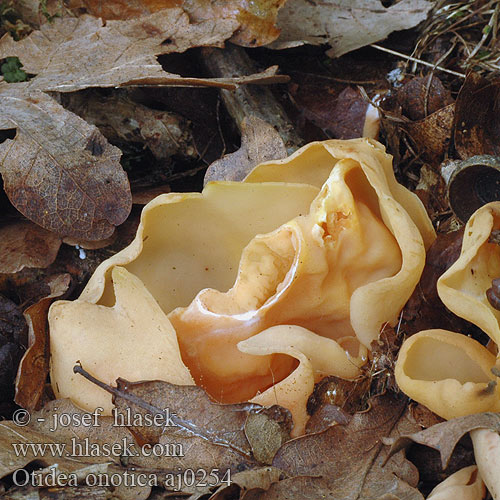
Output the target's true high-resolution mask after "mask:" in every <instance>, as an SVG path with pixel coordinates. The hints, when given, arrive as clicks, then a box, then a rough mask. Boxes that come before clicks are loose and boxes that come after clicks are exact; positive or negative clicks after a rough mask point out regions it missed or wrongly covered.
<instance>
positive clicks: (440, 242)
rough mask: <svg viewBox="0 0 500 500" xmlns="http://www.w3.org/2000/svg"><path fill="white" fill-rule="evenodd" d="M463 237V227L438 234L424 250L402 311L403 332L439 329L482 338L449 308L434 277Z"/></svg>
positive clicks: (457, 251) (449, 261)
mask: <svg viewBox="0 0 500 500" xmlns="http://www.w3.org/2000/svg"><path fill="white" fill-rule="evenodd" d="M462 238H463V230H459V231H454V232H450V233H438V235H437V238H436V241H435V242H434V243H433V244H432V245H431V247H430V248H429V250H428V251H427V257H426V262H425V267H424V271H423V272H422V277H421V278H420V282H419V283H418V285H417V287H416V288H415V291H414V292H413V294H412V296H411V297H410V299H409V300H408V302H407V304H406V306H405V308H404V310H403V321H402V324H403V325H404V333H405V334H406V335H413V334H414V333H417V332H419V331H421V330H427V329H429V328H442V329H444V330H451V331H454V332H461V333H464V334H466V335H470V334H472V335H473V336H474V337H475V338H476V340H482V339H481V338H480V337H478V336H477V335H476V334H478V333H479V332H480V330H479V329H478V328H477V327H475V326H474V325H472V324H471V323H469V322H468V321H466V320H464V319H462V318H459V317H458V316H456V315H455V314H453V313H452V312H451V311H449V310H448V309H447V308H446V307H445V305H444V304H443V303H442V301H441V299H440V298H439V296H438V294H437V288H436V283H437V280H438V278H439V277H440V276H441V275H442V274H443V273H444V272H445V271H446V270H447V269H448V268H449V267H450V266H451V265H452V264H453V263H454V262H455V261H456V260H457V259H458V256H459V254H460V249H461V247H462ZM482 335H484V333H483V334H482Z"/></svg>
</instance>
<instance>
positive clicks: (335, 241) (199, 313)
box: [49, 139, 435, 435]
mask: <svg viewBox="0 0 500 500" xmlns="http://www.w3.org/2000/svg"><path fill="white" fill-rule="evenodd" d="M434 236H435V235H434V231H433V229H432V225H431V223H430V221H429V219H428V217H427V214H426V213H425V209H424V208H423V206H422V204H421V203H420V201H419V200H418V198H417V197H416V196H415V195H414V194H412V193H410V192H409V191H408V190H406V189H405V188H404V187H402V186H400V185H399V184H398V183H397V182H396V180H395V178H394V174H393V171H392V164H391V158H390V156H388V155H387V154H386V153H385V151H384V149H383V147H382V146H381V145H380V144H379V143H377V142H376V141H373V140H369V139H356V140H351V141H335V140H331V141H324V142H318V143H312V144H310V145H308V146H305V147H304V148H302V149H300V150H299V151H297V152H296V153H295V154H293V155H292V156H291V157H289V158H286V159H284V160H280V161H276V162H267V163H264V164H261V165H259V166H257V167H256V168H255V169H254V170H253V171H252V172H251V173H250V174H249V176H248V177H247V178H246V179H245V181H243V182H241V183H237V182H215V183H210V184H208V185H207V187H206V188H205V189H204V190H203V193H188V194H176V193H169V194H166V195H162V196H159V197H158V198H156V199H155V200H153V201H152V202H151V203H149V204H148V205H147V206H146V207H145V208H144V211H143V214H142V218H141V223H140V225H139V228H138V232H137V236H136V238H135V240H134V241H133V242H132V243H131V244H130V245H129V246H128V247H127V248H125V249H124V250H122V251H121V252H119V253H118V254H116V255H114V256H113V257H111V258H110V259H108V260H106V261H105V262H103V263H102V264H101V265H100V266H99V267H98V268H97V270H96V271H95V273H94V275H93V276H92V278H91V279H90V281H89V283H88V285H87V287H86V288H85V290H84V291H83V293H82V294H81V296H80V298H79V299H78V300H76V301H74V302H66V301H59V302H57V303H55V304H54V305H53V306H52V308H51V311H50V313H49V323H50V329H51V352H52V372H51V374H52V384H53V387H54V391H55V393H56V395H57V396H59V397H70V398H72V399H73V400H74V401H75V402H76V403H77V404H79V405H80V406H82V407H84V408H85V409H93V408H94V407H95V406H105V404H106V408H109V406H110V405H111V400H110V398H109V397H108V396H107V395H106V394H105V393H104V392H102V391H101V390H100V389H98V388H92V387H91V386H90V384H89V382H87V381H86V380H84V379H83V378H80V379H76V378H75V376H74V375H73V374H72V370H71V369H72V366H73V364H74V363H75V362H76V361H77V360H80V361H81V362H82V365H83V366H84V367H85V368H87V369H88V370H89V371H90V372H91V373H92V374H93V375H94V376H96V377H98V378H100V379H102V380H104V381H105V382H108V383H114V380H115V379H116V378H118V377H119V376H121V377H126V378H128V379H131V380H140V379H143V380H144V379H152V378H156V379H162V380H166V381H169V382H173V383H177V384H190V383H193V380H194V383H196V384H197V385H200V386H202V387H203V388H204V389H205V390H206V391H207V392H208V393H209V394H210V395H211V396H212V397H213V398H214V399H215V400H217V401H219V402H223V403H228V402H239V401H247V400H250V399H252V398H253V399H252V400H253V401H254V402H259V403H261V404H264V405H271V404H281V405H282V406H285V407H286V408H288V409H290V411H291V412H292V415H293V417H294V423H295V427H294V434H295V435H298V434H300V433H301V432H303V430H304V427H305V423H306V421H307V413H306V402H307V398H308V397H309V395H310V394H311V392H312V389H313V387H314V383H315V382H317V381H319V380H320V379H321V378H322V377H324V376H328V375H335V376H338V377H343V378H348V379H353V378H355V377H357V376H358V375H359V373H360V372H359V368H360V366H361V365H362V364H363V363H364V362H365V361H366V359H367V352H368V350H369V347H370V344H371V342H372V341H373V340H375V339H377V338H378V335H379V332H380V329H381V328H382V327H383V325H384V324H386V323H394V322H395V321H396V320H397V317H398V315H399V313H400V311H401V309H402V307H403V305H404V304H405V302H406V301H407V299H408V297H409V296H410V295H411V293H412V291H413V289H414V288H415V286H416V284H417V283H418V280H419V278H420V274H421V272H422V269H423V265H424V261H425V249H426V248H427V247H428V246H429V245H430V244H431V243H432V241H433V239H434ZM115 274H117V276H119V277H118V279H117V278H116V277H115ZM127 280H130V282H131V283H133V284H134V286H128V285H126V284H124V283H123V282H126V281H127ZM120 287H121V288H120ZM134 287H135V288H134ZM127 294H129V295H127ZM136 297H137V298H136ZM143 302H144V303H146V304H147V307H146V306H144V309H143V312H141V311H142V309H141V308H142V307H143V306H142V305H140V304H142V303H143ZM130 304H133V307H131V309H130V310H129V309H128V308H129V307H130ZM146 315H148V318H147V319H145V316H146ZM76 323H77V324H78V328H76V329H75V328H73V326H74V325H75V324H76ZM153 330H155V332H154V334H153V333H152V331H153ZM162 336H165V337H167V339H168V340H164V341H162V342H163V344H162V343H161V341H160V340H158V339H159V337H162ZM153 339H157V340H153ZM122 340H123V341H124V342H125V344H126V345H128V344H127V342H130V345H132V343H133V341H135V342H136V343H137V345H138V346H139V345H141V348H138V352H140V359H138V358H137V356H136V354H135V353H134V351H133V349H131V348H130V349H129V348H128V347H127V348H125V347H124V349H123V356H122V357H121V358H120V359H122V358H123V359H126V358H127V356H130V357H129V358H128V364H129V365H133V366H134V370H135V371H134V372H133V373H131V372H130V370H129V371H128V372H127V371H126V370H124V363H119V362H118V360H116V359H115V358H116V352H117V349H119V346H120V343H121V342H122ZM156 341H158V342H159V343H158V346H155V345H152V344H154V342H156ZM148 342H149V343H148ZM167 343H168V344H169V347H166V344H167ZM163 345H165V348H163V347H161V346H163ZM127 349H128V350H127ZM162 349H165V350H166V351H169V353H170V354H168V356H167V354H165V355H164V361H165V362H164V364H163V365H162V364H161V363H156V362H155V364H154V367H155V369H154V372H151V370H150V368H151V366H150V365H151V363H149V362H148V361H147V360H146V358H147V355H146V353H147V352H150V353H151V359H153V357H155V356H156V357H158V356H157V354H158V353H159V352H160V351H161V352H162V353H163V350H162ZM179 352H180V356H179ZM143 354H144V355H143ZM174 373H175V376H176V377H177V379H176V380H174V377H173V374H174ZM191 377H192V378H191ZM99 391H101V392H99ZM98 393H99V394H98Z"/></svg>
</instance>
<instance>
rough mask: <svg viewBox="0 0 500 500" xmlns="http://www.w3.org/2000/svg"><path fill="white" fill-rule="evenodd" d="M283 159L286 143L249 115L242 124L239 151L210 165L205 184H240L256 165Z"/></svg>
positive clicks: (285, 153) (263, 123)
mask: <svg viewBox="0 0 500 500" xmlns="http://www.w3.org/2000/svg"><path fill="white" fill-rule="evenodd" d="M286 156H287V152H286V147H285V143H284V142H283V139H282V138H281V137H280V135H279V134H278V132H276V130H275V129H274V128H273V127H272V126H271V125H269V124H268V123H266V122H265V121H263V120H261V119H260V118H257V117H256V116H250V117H247V118H245V120H244V121H243V134H242V136H241V147H240V149H238V151H236V152H234V153H230V154H228V155H226V156H224V157H222V158H221V159H220V160H217V161H215V162H213V163H212V164H211V165H210V166H209V167H208V170H207V172H206V174H205V181H204V182H205V184H206V183H207V182H211V181H241V180H243V179H244V178H245V177H246V176H247V175H248V174H249V173H250V171H251V170H252V169H253V168H254V167H255V166H257V165H258V164H259V163H262V162H264V161H270V160H280V159H282V158H285V157H286Z"/></svg>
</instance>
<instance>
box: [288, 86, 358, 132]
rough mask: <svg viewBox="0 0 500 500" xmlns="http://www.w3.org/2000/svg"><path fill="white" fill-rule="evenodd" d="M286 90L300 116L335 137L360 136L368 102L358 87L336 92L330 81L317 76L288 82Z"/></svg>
mask: <svg viewBox="0 0 500 500" xmlns="http://www.w3.org/2000/svg"><path fill="white" fill-rule="evenodd" d="M290 93H291V95H292V97H293V100H294V103H295V105H296V106H297V108H298V109H299V110H300V111H301V112H302V113H304V117H305V118H307V119H308V120H310V121H311V122H312V123H314V125H316V126H317V127H320V128H321V129H323V130H324V131H325V133H326V134H327V135H328V136H329V137H333V138H335V139H354V138H356V137H362V136H363V128H364V125H365V118H366V111H367V109H368V102H367V101H365V100H364V99H363V97H362V95H361V93H360V91H359V90H358V89H355V88H353V87H345V88H344V89H343V90H342V91H340V92H339V93H337V92H335V91H334V88H333V86H332V82H331V81H328V80H325V81H324V83H323V82H322V81H321V79H320V78H318V79H317V80H313V81H312V82H308V81H306V82H304V83H299V84H298V85H297V84H292V85H290Z"/></svg>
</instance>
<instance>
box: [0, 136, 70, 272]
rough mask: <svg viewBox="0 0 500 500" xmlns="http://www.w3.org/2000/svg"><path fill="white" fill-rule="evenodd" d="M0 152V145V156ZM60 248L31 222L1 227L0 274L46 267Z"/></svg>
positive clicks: (53, 237) (58, 241)
mask: <svg viewBox="0 0 500 500" xmlns="http://www.w3.org/2000/svg"><path fill="white" fill-rule="evenodd" d="M1 150H2V146H1V145H0V154H1ZM60 246H61V238H59V236H57V235H56V234H54V233H51V232H50V231H47V230H46V229H43V228H41V227H40V226H37V225H36V224H33V223H32V222H28V221H22V222H15V223H14V224H9V225H6V226H3V227H1V228H0V273H17V272H18V271H20V270H21V269H24V268H25V267H37V268H41V267H42V268H45V267H48V266H50V264H52V262H54V260H55V258H56V256H57V252H58V251H59V247H60Z"/></svg>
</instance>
